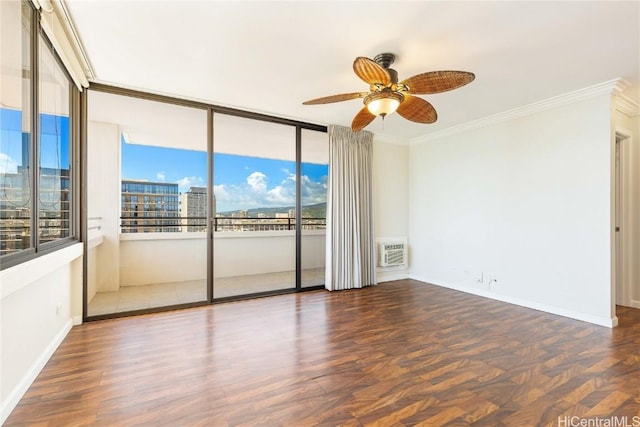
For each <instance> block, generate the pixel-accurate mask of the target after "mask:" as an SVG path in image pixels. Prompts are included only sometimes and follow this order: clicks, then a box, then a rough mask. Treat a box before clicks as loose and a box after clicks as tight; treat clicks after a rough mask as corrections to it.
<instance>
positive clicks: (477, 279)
mask: <svg viewBox="0 0 640 427" xmlns="http://www.w3.org/2000/svg"><path fill="white" fill-rule="evenodd" d="M476 283H479V284H482V283H484V273H482V272H481V273H480V275H479V276H478V277H477V278H476Z"/></svg>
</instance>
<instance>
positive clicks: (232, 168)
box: [213, 113, 296, 299]
mask: <svg viewBox="0 0 640 427" xmlns="http://www.w3.org/2000/svg"><path fill="white" fill-rule="evenodd" d="M295 131H296V128H295V127H293V126H287V125H282V124H277V123H271V122H266V121H260V120H253V119H247V118H243V117H236V116H231V115H226V114H219V113H216V114H214V117H213V165H214V167H213V171H214V174H213V195H214V201H215V220H214V233H213V238H214V250H213V253H214V255H213V297H214V299H218V298H227V297H236V296H239V295H246V294H256V293H265V292H274V291H281V290H283V289H292V288H295V287H296V134H295Z"/></svg>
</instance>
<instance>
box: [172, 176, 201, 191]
mask: <svg viewBox="0 0 640 427" xmlns="http://www.w3.org/2000/svg"><path fill="white" fill-rule="evenodd" d="M204 186H205V183H204V180H203V179H202V178H201V177H199V176H185V177H184V178H181V179H179V180H178V187H179V189H180V192H181V193H184V192H186V191H189V188H191V187H204Z"/></svg>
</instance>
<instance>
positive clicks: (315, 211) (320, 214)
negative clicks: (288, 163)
mask: <svg viewBox="0 0 640 427" xmlns="http://www.w3.org/2000/svg"><path fill="white" fill-rule="evenodd" d="M295 208H296V207H295V206H280V207H275V208H273V207H269V208H267V207H264V208H253V209H243V210H246V211H247V212H248V215H249V218H257V217H258V214H261V213H262V214H264V215H265V216H267V217H275V216H276V214H277V213H285V214H288V213H289V211H290V210H291V209H295ZM240 212H241V210H240V209H238V210H235V211H225V212H217V213H218V214H220V215H224V216H226V217H230V216H233V215H234V214H239V213H240ZM326 216H327V203H326V202H325V203H316V204H314V205H306V206H303V207H302V217H303V218H325V217H326Z"/></svg>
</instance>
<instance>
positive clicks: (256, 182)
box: [247, 171, 267, 193]
mask: <svg viewBox="0 0 640 427" xmlns="http://www.w3.org/2000/svg"><path fill="white" fill-rule="evenodd" d="M247 184H249V187H250V188H251V191H254V192H256V193H264V192H266V191H267V176H266V175H265V174H263V173H262V172H258V171H256V172H253V173H252V174H251V175H249V176H248V177H247Z"/></svg>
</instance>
